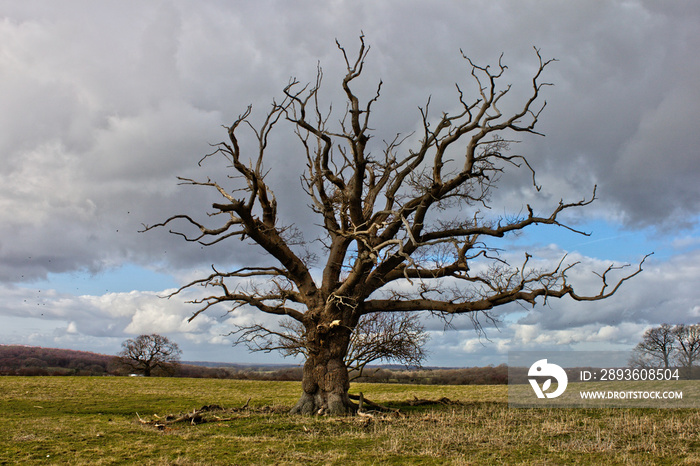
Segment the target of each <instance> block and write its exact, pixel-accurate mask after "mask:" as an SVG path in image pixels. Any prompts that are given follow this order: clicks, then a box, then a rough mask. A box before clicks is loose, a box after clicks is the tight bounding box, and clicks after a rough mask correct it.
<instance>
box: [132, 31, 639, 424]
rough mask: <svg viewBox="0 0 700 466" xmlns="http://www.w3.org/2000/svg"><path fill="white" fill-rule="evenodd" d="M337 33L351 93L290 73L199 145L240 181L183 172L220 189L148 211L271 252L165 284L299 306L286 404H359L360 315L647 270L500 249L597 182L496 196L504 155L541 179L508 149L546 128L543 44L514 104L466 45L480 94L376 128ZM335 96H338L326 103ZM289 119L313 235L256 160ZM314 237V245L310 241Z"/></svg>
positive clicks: (281, 311) (446, 306) (610, 286)
mask: <svg viewBox="0 0 700 466" xmlns="http://www.w3.org/2000/svg"><path fill="white" fill-rule="evenodd" d="M338 49H339V51H340V54H341V56H342V58H343V59H344V61H345V65H346V67H347V72H346V73H345V75H344V76H343V77H342V78H340V87H341V88H342V92H343V96H344V97H343V98H344V102H342V103H338V104H334V105H332V106H330V105H327V106H326V105H323V104H321V99H320V97H319V93H320V91H321V85H322V81H323V72H322V70H321V69H320V68H318V70H317V75H316V80H315V82H312V83H310V84H308V85H303V84H300V83H299V82H298V81H297V80H295V79H292V80H291V81H290V82H289V84H288V85H287V86H286V87H285V88H284V89H283V96H282V98H281V100H273V102H272V105H271V106H270V107H269V109H268V111H267V113H266V114H265V115H264V116H263V117H262V118H261V120H260V121H261V122H260V123H255V122H254V121H253V119H252V117H251V115H252V108H251V107H248V108H247V110H245V111H244V112H243V114H241V115H240V116H239V117H238V118H237V119H236V120H235V121H234V122H233V123H232V124H231V126H230V127H228V128H227V130H228V131H227V132H228V141H227V142H221V143H219V144H217V145H216V150H215V151H214V152H213V153H211V154H208V155H206V156H205V157H204V158H203V159H202V160H200V163H201V162H203V161H204V159H207V158H208V157H212V156H215V155H216V156H222V157H224V158H225V159H226V163H227V164H229V166H230V168H231V171H232V174H231V175H229V176H228V177H227V178H228V181H227V182H231V180H234V181H233V183H234V185H233V186H231V187H228V186H223V185H222V184H219V181H217V180H211V179H206V180H200V181H198V180H193V179H185V178H180V181H181V182H182V183H183V184H189V185H194V186H199V187H206V188H207V189H211V190H212V191H213V192H214V193H217V194H218V195H220V196H221V201H220V202H218V203H213V204H212V208H213V211H212V212H207V215H204V213H203V215H202V218H204V219H207V220H198V219H195V218H192V216H190V215H184V214H178V215H173V216H171V217H170V218H168V219H166V220H165V221H163V222H161V223H158V224H155V225H151V226H145V230H150V229H152V228H156V227H164V226H166V225H168V226H172V225H173V224H175V223H181V224H182V225H183V227H182V229H180V228H178V229H175V230H171V231H172V232H173V233H175V234H178V235H180V236H182V237H184V238H185V239H186V240H187V241H192V242H197V243H199V244H201V245H205V246H209V245H213V244H218V243H220V242H222V241H226V240H229V239H234V238H236V239H239V240H249V241H250V242H252V243H253V244H254V245H255V246H257V247H258V248H260V249H261V250H262V251H264V252H265V256H264V257H265V259H266V260H265V261H264V262H259V263H255V264H241V266H239V267H236V268H232V269H229V270H223V269H222V267H221V266H219V267H218V268H217V266H216V265H213V266H212V272H211V273H210V274H208V275H206V276H202V277H200V278H198V279H196V280H193V281H192V282H190V283H188V284H186V285H184V286H182V287H181V288H180V289H179V290H177V291H176V292H174V293H173V294H172V295H170V296H174V295H176V294H178V293H181V292H183V291H184V290H187V289H191V288H192V287H196V286H203V287H206V288H207V289H208V290H207V292H206V294H203V295H201V297H197V298H195V299H194V300H193V301H192V302H193V303H195V304H199V305H200V307H199V309H198V310H197V311H196V312H195V313H194V315H193V316H192V318H195V317H196V316H197V315H199V314H200V313H202V312H204V311H206V310H207V309H209V308H210V307H212V306H217V305H219V304H223V305H225V306H227V308H228V310H229V312H233V311H235V310H237V309H239V308H241V307H245V308H248V309H255V310H257V311H259V312H262V313H266V314H269V315H273V316H276V317H277V318H281V319H292V320H294V321H296V322H298V324H299V325H301V326H302V327H303V329H304V330H303V340H302V341H303V345H304V347H305V354H306V356H307V359H306V363H305V364H304V370H303V380H302V387H301V388H302V393H301V397H300V399H299V401H298V402H297V404H296V406H294V408H292V411H291V412H292V413H300V414H317V413H329V414H332V415H341V414H348V413H352V412H353V411H354V410H355V409H356V406H354V404H353V403H352V402H351V401H350V399H349V396H348V389H349V387H350V380H349V373H348V368H347V364H346V357H347V356H348V351H349V348H350V344H351V341H352V334H353V332H354V331H355V329H356V328H357V326H358V324H359V322H360V321H361V319H362V317H363V316H367V315H375V314H381V313H388V314H391V313H398V312H409V313H416V312H422V313H430V314H432V315H436V316H438V317H443V318H445V319H447V320H449V319H450V318H451V317H452V316H454V315H457V314H468V315H470V316H472V317H473V318H474V319H476V317H475V316H478V315H479V314H480V313H481V314H482V315H483V314H486V316H488V315H489V314H488V313H489V311H491V310H492V309H494V308H496V307H498V306H503V305H506V304H509V303H515V302H520V303H528V304H530V305H533V306H534V305H535V304H536V303H537V302H538V301H539V302H540V303H544V302H546V301H547V300H549V299H555V298H565V297H568V298H571V299H574V300H576V301H596V300H601V299H606V298H608V297H610V296H612V295H613V294H614V293H616V292H617V291H618V289H619V288H620V286H621V285H622V283H623V282H624V281H626V280H628V279H630V278H631V277H633V276H635V275H637V274H638V273H640V272H641V270H642V268H641V266H642V262H643V260H642V261H641V262H640V264H639V267H637V268H636V269H635V270H633V271H631V272H630V273H629V274H628V275H626V276H619V275H618V276H616V277H614V276H613V275H614V274H615V273H616V271H617V269H619V268H620V267H618V266H615V265H612V264H611V265H610V266H609V267H607V268H606V269H605V270H602V271H600V272H599V273H598V276H599V277H600V279H601V280H600V285H599V287H598V288H597V289H595V290H592V291H589V292H577V291H576V290H575V289H574V286H573V284H572V283H571V281H570V278H569V276H568V274H569V272H570V271H571V270H572V268H574V267H575V266H576V265H577V262H568V261H567V259H566V257H562V259H561V261H560V262H559V263H557V264H552V265H551V266H549V267H542V266H541V265H539V264H533V262H534V261H531V259H532V255H531V254H529V253H528V252H526V251H523V254H522V255H521V257H522V259H510V260H511V262H512V261H513V260H515V261H516V262H517V263H511V262H509V261H508V260H506V258H505V257H504V254H503V251H502V243H499V242H498V241H499V239H501V238H503V237H505V236H507V235H510V234H513V233H517V232H519V231H521V230H524V229H529V228H530V227H534V226H536V225H539V224H546V225H555V226H559V227H563V228H567V229H569V230H573V231H576V230H575V229H573V228H571V227H569V226H567V225H566V224H565V223H563V220H562V219H561V214H562V212H565V211H569V210H572V209H577V208H581V207H585V206H587V205H589V204H590V203H591V202H593V199H594V198H595V188H592V195H591V196H590V197H589V198H588V199H586V198H585V197H584V198H583V199H580V200H575V201H571V202H565V201H564V200H561V201H559V202H558V203H555V204H554V205H553V206H551V208H550V209H549V210H547V211H545V213H543V214H542V213H539V212H536V211H535V209H534V208H532V207H531V206H530V205H527V206H523V207H522V209H521V213H519V214H518V213H514V214H512V215H509V214H504V215H499V214H498V213H495V212H498V211H500V209H492V208H491V207H492V206H491V194H492V191H493V190H494V189H495V186H496V184H497V182H498V180H499V177H500V175H501V174H502V172H504V171H505V170H507V169H513V170H517V169H522V170H524V171H525V176H527V177H528V178H529V179H532V180H533V184H534V170H533V169H532V166H531V164H530V163H529V162H528V159H527V158H526V157H525V156H522V155H509V154H508V153H507V150H508V148H509V144H510V143H512V142H516V141H515V140H514V139H513V137H514V135H518V134H520V135H528V134H530V135H536V134H540V133H538V132H537V131H536V130H535V127H536V125H537V123H538V121H539V118H540V115H541V112H542V110H543V109H544V107H545V104H544V102H543V101H542V91H543V89H544V88H545V87H546V86H547V85H548V83H546V82H543V81H542V74H543V73H544V71H545V68H547V66H549V65H550V63H552V60H544V59H542V57H541V55H540V53H539V51H538V50H536V51H535V66H534V70H533V74H532V76H533V77H532V78H531V80H529V91H528V93H527V95H525V96H524V97H523V98H522V100H520V101H519V102H517V103H515V102H513V101H512V100H511V101H510V102H509V104H507V103H506V101H507V100H508V99H509V97H510V95H511V94H510V90H511V86H510V85H508V84H505V85H504V84H502V81H501V80H502V78H503V77H504V75H505V72H506V70H507V67H506V66H505V65H504V64H503V63H502V62H501V60H499V62H498V63H497V65H496V66H480V65H478V64H476V63H474V62H473V61H472V60H471V59H470V58H469V57H468V56H466V55H464V54H462V57H463V58H464V63H465V75H466V76H467V79H469V80H471V82H472V83H473V84H475V87H476V92H475V94H476V95H475V96H474V97H473V98H469V97H468V96H466V95H465V93H464V91H463V86H462V87H461V86H460V85H457V86H456V91H455V103H454V105H453V106H452V109H454V111H452V112H449V113H448V112H446V111H442V112H437V113H435V112H434V111H432V109H430V108H429V107H430V99H429V98H428V100H427V103H426V104H425V106H424V107H422V108H419V110H418V112H417V121H416V123H417V126H418V128H419V130H418V134H417V135H415V136H416V137H413V136H414V134H413V133H408V134H404V135H401V134H396V135H389V136H385V137H384V138H382V137H381V136H379V137H377V135H376V134H375V132H376V131H375V129H374V128H375V126H376V125H377V123H380V122H377V121H375V120H376V118H375V119H374V120H372V117H373V116H374V115H375V113H374V109H375V106H376V105H378V102H379V101H380V94H381V89H382V82H381V81H380V82H379V83H378V85H377V87H376V92H374V93H373V94H371V95H369V96H368V97H367V98H365V97H362V96H361V95H359V94H358V93H357V92H356V84H357V80H358V79H359V78H360V77H361V75H362V73H363V70H364V69H365V61H366V58H367V54H368V52H369V47H367V46H366V45H365V41H364V37H361V38H360V47H359V51H358V53H357V55H356V56H355V57H354V58H353V57H351V56H348V54H347V53H346V50H345V49H344V48H343V47H342V46H340V44H338ZM436 74H439V73H436ZM514 105H517V106H515V107H514ZM337 109H344V110H341V111H340V114H339V115H338V114H333V112H336V111H337ZM505 109H511V110H509V111H508V112H507V113H505ZM512 109H515V110H512ZM284 121H286V122H287V123H289V124H290V126H291V128H290V131H291V132H293V133H295V134H296V136H298V139H299V142H300V146H299V149H300V150H299V152H297V154H294V153H293V152H292V149H290V148H285V150H287V151H288V153H287V154H286V155H287V156H288V157H292V156H295V155H298V156H299V157H300V158H301V160H305V161H306V167H305V168H304V170H303V172H302V173H300V176H301V180H302V188H303V190H304V193H305V195H306V198H305V200H304V201H301V202H299V204H302V205H303V204H307V205H308V206H309V207H310V209H311V210H312V211H313V212H314V213H315V214H316V215H317V218H318V227H319V228H318V230H317V232H318V234H319V236H318V237H317V238H306V237H305V236H304V234H305V232H302V231H299V230H298V229H297V228H295V227H294V226H293V225H285V224H283V223H282V220H281V218H280V216H279V214H278V202H277V198H276V197H275V193H274V190H273V188H272V186H271V185H270V184H268V180H267V178H266V175H267V174H268V171H269V170H270V169H274V168H275V167H274V166H272V167H270V166H269V165H270V164H268V166H267V167H266V166H265V161H267V160H268V158H269V151H270V147H271V146H269V145H268V141H269V140H270V138H271V135H272V134H273V133H274V132H276V131H277V129H279V128H280V127H281V126H282V122H284ZM370 121H371V123H370ZM382 141H383V142H382ZM251 143H252V144H251ZM534 188H535V189H539V187H538V186H536V185H535V186H534ZM300 195H301V193H300ZM211 223H213V224H211ZM578 233H582V232H580V231H579V232H578ZM316 245H319V246H318V248H319V249H321V248H322V250H320V251H317V250H311V249H310V248H311V247H312V246H314V247H315V246H316ZM210 290H212V291H210ZM255 328H259V327H256V326H252V327H251V329H255ZM261 330H262V331H263V332H265V331H266V330H265V329H264V328H262V329H261Z"/></svg>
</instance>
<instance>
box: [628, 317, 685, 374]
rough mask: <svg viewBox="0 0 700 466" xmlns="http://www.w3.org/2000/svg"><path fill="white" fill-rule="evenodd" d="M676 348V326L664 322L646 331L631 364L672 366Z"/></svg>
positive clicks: (635, 349)
mask: <svg viewBox="0 0 700 466" xmlns="http://www.w3.org/2000/svg"><path fill="white" fill-rule="evenodd" d="M675 349H676V335H675V333H674V327H672V326H671V325H669V324H662V325H661V326H659V327H654V328H650V329H649V330H647V331H646V332H644V336H643V337H642V341H640V342H639V343H638V344H637V346H636V347H635V348H634V350H633V356H632V359H631V360H630V364H632V365H634V366H639V367H663V368H664V369H668V368H669V367H671V360H672V357H673V352H674V351H675Z"/></svg>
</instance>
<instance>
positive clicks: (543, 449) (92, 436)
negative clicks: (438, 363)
mask: <svg viewBox="0 0 700 466" xmlns="http://www.w3.org/2000/svg"><path fill="white" fill-rule="evenodd" d="M299 390H300V384H299V383H298V382H261V381H239V380H215V379H175V378H127V377H123V378H120V377H0V406H1V408H0V413H1V414H2V428H1V429H0V464H90V465H94V464H119V463H127V464H128V463H138V464H144V465H148V464H186V465H191V464H207V465H208V464H502V463H507V464H533V463H535V464H564V463H566V464H645V465H648V464H700V438H699V435H700V412H699V411H698V410H693V409H681V410H653V409H588V410H584V409H512V408H509V407H508V404H507V387H506V386H429V385H417V386H416V385H388V384H386V385H383V384H371V385H369V384H367V385H361V384H357V385H354V386H353V387H352V389H351V392H353V393H358V392H360V391H362V392H363V393H364V394H365V396H366V397H367V398H369V399H371V400H372V401H376V402H380V403H384V404H389V405H391V406H394V407H403V408H404V411H405V412H406V415H405V416H400V417H398V416H389V415H383V416H376V417H375V418H373V419H361V418H326V417H321V418H309V417H298V416H289V415H287V414H284V413H282V408H284V407H290V406H291V405H293V403H294V402H295V401H296V398H297V397H298V395H299ZM414 396H415V397H418V398H424V399H425V398H428V399H438V398H441V397H447V398H450V399H451V400H459V401H461V402H462V403H460V404H459V405H449V406H442V405H436V406H420V407H411V406H408V405H407V404H405V403H404V404H403V405H402V402H405V401H406V400H410V399H413V397H414ZM249 398H251V401H250V407H251V408H252V409H249V410H244V411H239V412H237V413H235V415H234V416H232V418H231V419H229V420H225V421H220V422H209V423H205V424H200V425H195V426H192V425H190V424H185V423H182V424H173V425H170V426H168V427H167V428H166V429H164V430H159V429H157V428H155V427H152V426H150V425H144V424H142V423H141V422H140V421H139V418H138V417H137V414H136V413H139V415H140V416H141V417H142V418H144V419H152V418H153V415H154V414H157V415H159V416H165V415H167V414H175V413H180V412H186V411H192V410H193V409H195V408H200V407H202V406H203V405H210V404H217V405H220V406H224V407H231V408H233V407H241V406H242V405H244V404H245V402H246V400H248V399H249ZM263 406H270V407H273V409H268V410H263V409H260V408H261V407H263ZM274 407H276V408H278V409H274Z"/></svg>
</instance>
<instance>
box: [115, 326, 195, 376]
mask: <svg viewBox="0 0 700 466" xmlns="http://www.w3.org/2000/svg"><path fill="white" fill-rule="evenodd" d="M180 354H182V351H181V350H180V348H179V347H178V345H177V343H175V342H173V341H170V340H169V339H168V338H167V337H164V336H162V335H157V334H155V333H153V334H151V335H140V336H138V337H137V338H135V339H128V340H126V341H125V342H123V343H122V350H121V351H120V352H119V353H117V359H118V362H119V364H120V365H121V366H122V367H123V368H126V369H128V370H129V372H132V373H136V374H142V375H144V376H145V377H150V376H151V375H172V374H174V373H175V370H176V369H177V367H178V365H179V364H180Z"/></svg>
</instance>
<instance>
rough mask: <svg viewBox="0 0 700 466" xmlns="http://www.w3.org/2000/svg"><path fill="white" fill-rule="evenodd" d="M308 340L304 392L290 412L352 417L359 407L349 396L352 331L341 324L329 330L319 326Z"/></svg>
mask: <svg viewBox="0 0 700 466" xmlns="http://www.w3.org/2000/svg"><path fill="white" fill-rule="evenodd" d="M331 325H333V324H331ZM324 327H325V328H324ZM308 341H309V348H308V349H309V356H308V358H307V359H306V363H305V364H304V374H303V378H302V382H301V387H302V390H303V392H302V395H301V398H300V399H299V401H298V402H297V404H296V405H295V406H294V408H292V410H291V411H290V413H291V414H306V415H315V414H330V415H332V416H344V415H348V414H353V413H354V412H355V411H356V410H357V406H355V404H353V403H352V402H351V401H350V398H349V397H348V389H349V388H350V379H349V377H348V369H347V367H346V366H345V361H344V359H345V355H346V353H347V350H348V345H349V343H350V332H349V329H347V327H342V326H340V325H336V326H334V327H330V328H328V326H321V325H319V326H318V328H317V329H313V336H312V338H310V339H309V340H308Z"/></svg>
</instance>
